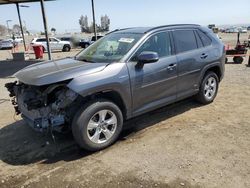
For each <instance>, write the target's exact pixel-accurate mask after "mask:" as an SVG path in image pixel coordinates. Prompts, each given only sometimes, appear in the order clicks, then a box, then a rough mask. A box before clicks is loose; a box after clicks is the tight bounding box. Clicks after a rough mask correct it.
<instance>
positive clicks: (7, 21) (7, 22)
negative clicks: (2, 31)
mask: <svg viewBox="0 0 250 188" xmlns="http://www.w3.org/2000/svg"><path fill="white" fill-rule="evenodd" d="M11 21H12V20H6V24H7V30H8V35H9V37H10V28H9V22H11Z"/></svg>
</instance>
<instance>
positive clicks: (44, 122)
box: [5, 81, 79, 132]
mask: <svg viewBox="0 0 250 188" xmlns="http://www.w3.org/2000/svg"><path fill="white" fill-rule="evenodd" d="M5 87H6V88H7V89H8V91H9V92H10V97H11V98H12V100H11V101H12V104H13V105H14V108H15V111H16V114H17V115H18V114H21V116H22V117H23V119H24V120H25V121H26V122H27V123H28V124H29V125H30V126H31V127H32V128H34V129H35V130H38V131H40V132H44V131H46V130H58V131H60V130H61V129H62V128H63V127H65V125H66V124H68V123H70V121H71V119H72V116H73V115H72V112H73V110H72V109H73V108H74V103H75V102H76V99H77V98H78V96H79V95H78V94H77V93H75V92H74V91H72V90H71V89H69V88H68V87H67V82H60V83H55V84H50V85H45V86H32V85H27V84H24V83H21V82H17V81H16V82H13V83H7V84H6V85H5Z"/></svg>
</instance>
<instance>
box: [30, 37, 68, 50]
mask: <svg viewBox="0 0 250 188" xmlns="http://www.w3.org/2000/svg"><path fill="white" fill-rule="evenodd" d="M49 44H50V48H51V51H58V50H60V51H63V52H69V51H70V50H71V44H70V42H68V41H61V40H59V39H57V38H54V37H50V38H49ZM31 45H32V46H35V45H42V46H43V51H48V50H47V42H46V38H34V39H33V40H32V41H31Z"/></svg>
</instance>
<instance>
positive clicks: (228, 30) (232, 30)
mask: <svg viewBox="0 0 250 188" xmlns="http://www.w3.org/2000/svg"><path fill="white" fill-rule="evenodd" d="M238 32H239V30H238V29H237V28H228V29H226V31H225V33H238Z"/></svg>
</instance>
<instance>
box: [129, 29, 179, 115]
mask: <svg viewBox="0 0 250 188" xmlns="http://www.w3.org/2000/svg"><path fill="white" fill-rule="evenodd" d="M144 51H153V52H157V53H158V55H159V61H157V62H154V63H149V64H144V65H143V66H141V67H138V66H136V65H137V60H136V57H138V55H139V54H140V53H142V52H144ZM127 66H128V69H129V74H130V80H131V90H132V98H133V115H139V114H142V113H144V112H146V111H150V110H152V109H155V108H157V107H160V106H163V105H166V104H167V103H170V102H173V101H175V100H176V82H177V59H176V56H175V55H172V47H171V40H170V35H169V33H168V32H160V33H156V34H153V35H152V36H150V37H149V38H148V39H147V40H146V41H145V42H144V43H143V44H142V45H141V46H140V47H139V49H138V50H137V51H136V53H135V55H134V56H133V57H132V58H131V60H130V62H128V63H127Z"/></svg>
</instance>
